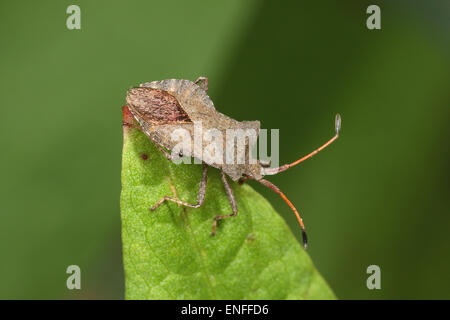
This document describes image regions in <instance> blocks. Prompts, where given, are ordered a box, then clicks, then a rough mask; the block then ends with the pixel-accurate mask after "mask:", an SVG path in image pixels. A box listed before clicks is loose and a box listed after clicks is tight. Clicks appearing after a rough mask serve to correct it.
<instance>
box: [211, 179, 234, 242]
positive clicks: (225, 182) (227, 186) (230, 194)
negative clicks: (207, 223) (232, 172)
mask: <svg viewBox="0 0 450 320" xmlns="http://www.w3.org/2000/svg"><path fill="white" fill-rule="evenodd" d="M222 182H223V185H224V186H225V191H226V193H227V196H228V200H230V205H231V210H232V213H231V214H225V215H219V216H215V217H214V221H213V225H212V232H211V235H212V236H214V235H215V234H216V229H217V221H219V220H222V219H225V218H230V217H234V216H236V215H237V213H238V208H237V205H236V199H235V198H234V194H233V190H232V189H231V187H230V184H229V183H228V180H227V176H226V174H225V173H224V172H223V171H222Z"/></svg>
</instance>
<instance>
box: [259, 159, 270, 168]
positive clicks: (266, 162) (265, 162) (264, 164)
mask: <svg viewBox="0 0 450 320" xmlns="http://www.w3.org/2000/svg"><path fill="white" fill-rule="evenodd" d="M270 163H271V161H270V160H259V164H260V165H261V167H263V168H268V167H270Z"/></svg>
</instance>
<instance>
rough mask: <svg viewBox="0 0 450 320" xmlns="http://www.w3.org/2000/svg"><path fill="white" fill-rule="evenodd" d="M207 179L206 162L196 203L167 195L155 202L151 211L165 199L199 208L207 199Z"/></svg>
mask: <svg viewBox="0 0 450 320" xmlns="http://www.w3.org/2000/svg"><path fill="white" fill-rule="evenodd" d="M207 180H208V165H207V164H206V163H204V164H203V174H202V180H201V181H200V187H199V189H198V194H197V203H196V204H191V203H188V202H185V201H183V200H180V199H175V198H172V197H169V196H165V197H163V198H161V199H160V200H159V201H158V202H157V203H155V205H154V206H153V207H151V208H150V211H154V210H156V209H157V208H158V207H159V206H160V205H161V204H163V202H164V201H172V202H175V203H178V204H180V205H183V206H186V207H190V208H199V207H200V206H201V205H202V204H203V201H204V200H205V195H206V182H207Z"/></svg>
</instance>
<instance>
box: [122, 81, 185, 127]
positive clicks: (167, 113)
mask: <svg viewBox="0 0 450 320" xmlns="http://www.w3.org/2000/svg"><path fill="white" fill-rule="evenodd" d="M126 101H127V105H128V107H129V108H130V111H131V112H132V113H133V115H134V116H135V117H136V119H137V120H138V121H139V122H147V123H149V124H152V125H161V124H168V123H177V124H178V123H190V122H192V121H191V119H189V116H188V115H187V113H186V112H185V111H184V109H183V108H182V107H181V105H180V103H179V102H178V101H177V99H176V98H175V97H174V96H172V95H170V94H169V93H167V92H166V91H163V90H158V89H152V88H131V89H130V90H128V92H127V97H126Z"/></svg>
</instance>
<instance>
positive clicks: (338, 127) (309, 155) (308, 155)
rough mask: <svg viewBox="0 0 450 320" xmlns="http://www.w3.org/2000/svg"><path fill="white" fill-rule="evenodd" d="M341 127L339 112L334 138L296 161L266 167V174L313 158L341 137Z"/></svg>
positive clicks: (283, 169) (275, 172)
mask: <svg viewBox="0 0 450 320" xmlns="http://www.w3.org/2000/svg"><path fill="white" fill-rule="evenodd" d="M340 129H341V116H340V115H339V114H337V115H336V120H335V130H336V134H335V135H334V137H333V138H331V139H330V140H328V141H327V142H326V143H325V144H323V145H322V146H321V147H320V148H317V149H316V150H314V151H313V152H311V153H310V154H307V155H306V156H304V157H302V158H300V159H298V160H297V161H294V162H292V163H288V164H285V165H283V166H281V167H278V168H264V175H269V174H277V173H279V172H282V171H285V170H287V169H289V168H291V167H293V166H295V165H297V164H299V163H301V162H303V161H305V160H306V159H309V158H311V157H312V156H314V155H315V154H316V153H319V152H320V151H322V150H323V149H325V148H326V147H328V146H329V145H330V144H332V143H333V142H334V141H335V140H336V139H337V138H339V130H340Z"/></svg>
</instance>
